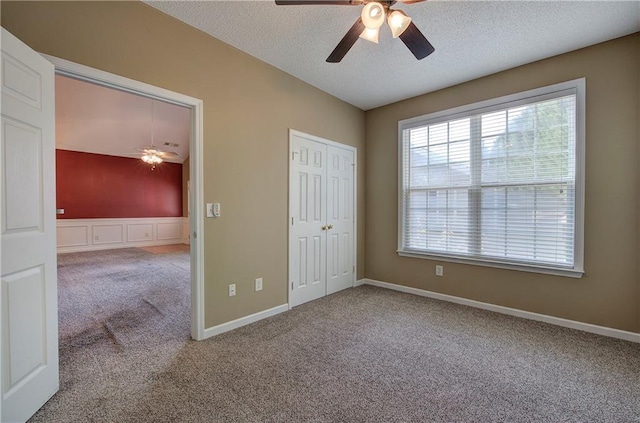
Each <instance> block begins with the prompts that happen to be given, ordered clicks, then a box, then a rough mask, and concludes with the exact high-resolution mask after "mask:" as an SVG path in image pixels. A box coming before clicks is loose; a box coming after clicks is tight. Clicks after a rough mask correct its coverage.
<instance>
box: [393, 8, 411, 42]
mask: <svg viewBox="0 0 640 423" xmlns="http://www.w3.org/2000/svg"><path fill="white" fill-rule="evenodd" d="M390 12H391V13H389V16H388V17H387V23H388V24H389V28H391V35H393V38H398V37H399V36H400V35H401V34H402V33H403V32H404V31H406V30H407V28H408V27H409V25H410V24H411V18H410V17H408V16H407V15H406V14H405V13H404V12H403V11H402V10H394V11H390Z"/></svg>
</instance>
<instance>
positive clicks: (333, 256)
mask: <svg viewBox="0 0 640 423" xmlns="http://www.w3.org/2000/svg"><path fill="white" fill-rule="evenodd" d="M327 158H328V160H327V227H328V229H327V294H332V293H334V292H337V291H340V290H343V289H345V288H350V287H352V286H353V281H354V277H353V274H354V270H355V269H354V257H353V248H354V244H353V243H354V242H355V241H354V239H353V235H354V216H353V211H354V207H353V205H354V204H353V203H354V192H353V173H354V153H353V150H347V149H343V148H338V147H334V146H328V149H327Z"/></svg>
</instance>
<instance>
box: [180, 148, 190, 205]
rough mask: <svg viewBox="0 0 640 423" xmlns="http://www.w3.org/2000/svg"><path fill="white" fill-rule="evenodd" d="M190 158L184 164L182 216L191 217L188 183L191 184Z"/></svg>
mask: <svg viewBox="0 0 640 423" xmlns="http://www.w3.org/2000/svg"><path fill="white" fill-rule="evenodd" d="M189 163H190V161H189V158H188V157H187V159H186V160H185V161H184V162H183V163H182V216H183V217H188V216H189V204H188V202H189V195H188V182H189V166H190V164H189Z"/></svg>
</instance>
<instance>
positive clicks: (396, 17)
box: [275, 0, 435, 63]
mask: <svg viewBox="0 0 640 423" xmlns="http://www.w3.org/2000/svg"><path fill="white" fill-rule="evenodd" d="M275 1H276V4H277V5H279V6H298V5H310V4H314V5H318V4H321V5H339V6H359V5H362V4H364V8H363V9H362V13H361V15H360V17H359V18H358V20H357V21H356V23H354V24H353V26H352V27H351V29H349V31H347V33H346V34H345V36H344V37H343V38H342V40H341V41H340V42H339V43H338V45H337V46H336V48H335V49H334V50H333V51H332V52H331V54H330V55H329V57H327V62H329V63H338V62H340V61H341V60H342V58H343V57H344V56H345V55H346V54H347V52H348V51H349V50H350V49H351V47H353V45H354V44H355V43H356V41H358V38H364V39H365V40H368V41H371V42H374V43H376V44H377V43H378V31H379V30H380V27H381V26H382V25H383V24H384V21H385V18H386V20H387V23H388V24H389V28H391V34H392V35H393V38H398V37H400V39H401V40H402V42H403V43H404V44H405V45H406V46H407V48H408V49H409V50H411V53H413V55H414V56H415V57H416V59H418V60H422V59H424V58H425V57H427V56H428V55H430V54H431V53H433V52H434V51H435V48H434V47H433V46H432V45H431V43H430V42H429V41H428V40H427V39H426V38H425V36H424V35H422V32H420V30H419V29H418V27H416V26H415V25H414V24H413V22H411V18H410V17H409V16H407V15H406V14H405V13H404V12H403V11H402V10H393V9H391V7H392V6H393V5H394V4H396V3H397V1H398V0H275ZM399 1H400V2H401V3H404V4H413V3H420V2H422V1H424V0H399Z"/></svg>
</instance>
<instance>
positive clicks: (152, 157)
mask: <svg viewBox="0 0 640 423" xmlns="http://www.w3.org/2000/svg"><path fill="white" fill-rule="evenodd" d="M142 161H143V162H145V163H148V164H150V165H154V166H155V165H157V164H160V163H162V157H160V155H159V154H158V153H156V152H147V153H144V154H143V155H142Z"/></svg>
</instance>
